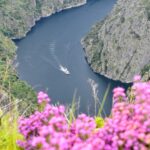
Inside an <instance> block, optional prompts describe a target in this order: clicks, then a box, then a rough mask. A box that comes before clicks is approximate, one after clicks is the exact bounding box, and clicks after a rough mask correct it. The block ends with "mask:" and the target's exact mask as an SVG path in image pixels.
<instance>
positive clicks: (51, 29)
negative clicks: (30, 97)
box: [16, 0, 120, 114]
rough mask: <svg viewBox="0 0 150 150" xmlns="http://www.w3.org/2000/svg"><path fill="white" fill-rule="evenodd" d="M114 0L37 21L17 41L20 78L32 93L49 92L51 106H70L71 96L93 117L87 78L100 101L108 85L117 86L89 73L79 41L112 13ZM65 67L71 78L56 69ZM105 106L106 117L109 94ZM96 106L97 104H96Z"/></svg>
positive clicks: (92, 0)
mask: <svg viewBox="0 0 150 150" xmlns="http://www.w3.org/2000/svg"><path fill="white" fill-rule="evenodd" d="M115 2H116V0H89V1H88V3H87V4H86V5H84V6H82V7H78V8H73V9H70V10H65V11H62V12H60V13H57V14H55V15H52V16H50V17H48V18H45V19H42V20H41V21H39V22H38V23H37V24H36V26H35V27H34V28H33V29H32V31H31V32H29V33H28V34H27V36H26V38H23V39H21V40H18V41H16V44H17V46H18V51H17V62H18V63H19V65H18V67H17V70H18V74H19V77H20V79H23V80H25V81H27V82H28V83H29V84H30V85H32V86H33V87H34V89H35V90H37V91H39V90H43V91H46V92H48V94H49V95H50V97H51V98H52V102H53V103H58V102H59V103H61V104H71V102H72V99H73V95H74V93H76V99H78V100H80V112H86V113H90V114H94V111H95V107H94V100H93V96H92V90H91V85H90V84H89V79H92V80H93V81H94V82H95V83H97V84H98V97H99V99H100V101H101V100H102V98H103V95H104V93H105V91H106V88H107V86H108V84H109V83H111V90H112V88H113V87H114V86H117V85H120V83H118V82H113V81H111V80H108V79H106V78H104V77H102V76H100V75H97V74H95V73H93V72H92V70H91V69H90V68H89V66H88V64H87V62H86V60H85V58H84V51H83V49H82V46H81V44H80V40H81V38H82V37H83V36H85V35H86V34H87V32H88V31H89V30H90V28H91V26H92V25H93V24H95V23H96V22H97V21H99V20H102V19H103V18H104V17H106V15H107V14H108V13H109V12H110V11H111V10H112V7H113V5H114V4H115ZM60 64H61V65H63V66H65V67H67V68H68V70H69V71H70V73H71V74H70V75H66V74H64V73H63V72H61V71H60V70H59V65H60ZM111 90H110V92H109V95H108V99H107V101H106V103H105V112H106V113H107V114H108V113H109V112H110V109H111V104H112V99H111V96H112V92H111ZM97 106H98V105H97Z"/></svg>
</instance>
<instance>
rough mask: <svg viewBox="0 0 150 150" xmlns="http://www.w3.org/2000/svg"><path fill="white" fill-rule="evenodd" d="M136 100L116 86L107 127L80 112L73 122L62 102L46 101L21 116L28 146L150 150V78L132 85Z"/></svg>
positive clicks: (70, 149)
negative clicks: (66, 115) (29, 112)
mask: <svg viewBox="0 0 150 150" xmlns="http://www.w3.org/2000/svg"><path fill="white" fill-rule="evenodd" d="M131 92H132V93H133V94H134V101H132V103H131V102H130V101H129V100H130V97H127V96H126V94H125V91H124V89H122V88H117V89H115V90H114V96H113V98H114V100H115V105H113V108H112V112H111V115H110V117H108V118H106V119H105V124H104V127H102V128H96V123H95V120H94V118H92V117H88V116H86V115H85V114H81V115H79V116H78V117H77V118H76V120H74V121H73V122H72V123H71V124H70V123H69V122H68V121H67V118H66V117H65V108H64V107H63V106H57V107H56V106H52V105H51V104H48V103H47V104H46V106H45V108H44V110H43V111H42V112H35V113H34V114H33V115H31V116H29V117H27V118H21V119H20V120H19V131H20V133H22V135H23V136H24V141H19V142H18V144H19V145H20V147H22V148H23V149H25V150H149V149H150V82H141V81H140V80H139V79H138V80H136V81H135V83H134V84H133V86H132V88H131Z"/></svg>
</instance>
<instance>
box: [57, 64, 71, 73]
mask: <svg viewBox="0 0 150 150" xmlns="http://www.w3.org/2000/svg"><path fill="white" fill-rule="evenodd" d="M59 70H60V71H62V72H63V73H65V74H67V75H69V74H70V72H69V70H68V69H67V68H66V67H63V66H62V65H59Z"/></svg>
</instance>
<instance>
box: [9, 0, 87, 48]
mask: <svg viewBox="0 0 150 150" xmlns="http://www.w3.org/2000/svg"><path fill="white" fill-rule="evenodd" d="M86 3H87V0H84V1H83V2H81V3H79V4H76V5H71V6H68V7H65V8H61V9H60V10H56V11H55V12H51V13H47V14H46V15H45V16H42V15H41V16H39V17H38V18H35V19H34V23H33V24H31V26H30V27H29V29H28V30H27V31H26V32H25V33H24V34H23V35H22V36H20V37H12V38H10V39H11V40H12V41H13V40H20V39H22V38H25V37H26V35H27V34H28V32H30V31H31V30H32V28H33V27H34V26H36V23H37V22H38V21H40V20H41V19H43V18H47V17H50V16H52V15H54V14H56V13H59V12H61V11H64V10H68V9H72V8H77V7H81V6H83V5H85V4H86ZM14 43H15V42H14ZM15 45H16V44H15Z"/></svg>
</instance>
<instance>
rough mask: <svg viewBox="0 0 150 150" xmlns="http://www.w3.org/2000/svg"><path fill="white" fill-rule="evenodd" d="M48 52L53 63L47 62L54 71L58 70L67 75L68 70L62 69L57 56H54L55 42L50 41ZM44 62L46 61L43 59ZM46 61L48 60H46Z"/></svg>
mask: <svg viewBox="0 0 150 150" xmlns="http://www.w3.org/2000/svg"><path fill="white" fill-rule="evenodd" d="M49 50H50V55H51V56H52V58H53V61H54V63H55V64H54V63H53V64H52V61H50V60H49V63H50V64H51V65H52V66H53V67H54V68H55V69H58V70H60V71H62V72H63V73H65V74H67V75H69V74H70V72H69V70H68V69H67V68H66V67H64V66H63V65H62V64H61V62H60V60H59V59H58V57H57V55H56V54H55V51H56V41H52V42H51V43H50V44H49ZM45 60H46V59H45ZM47 61H48V60H47Z"/></svg>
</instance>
